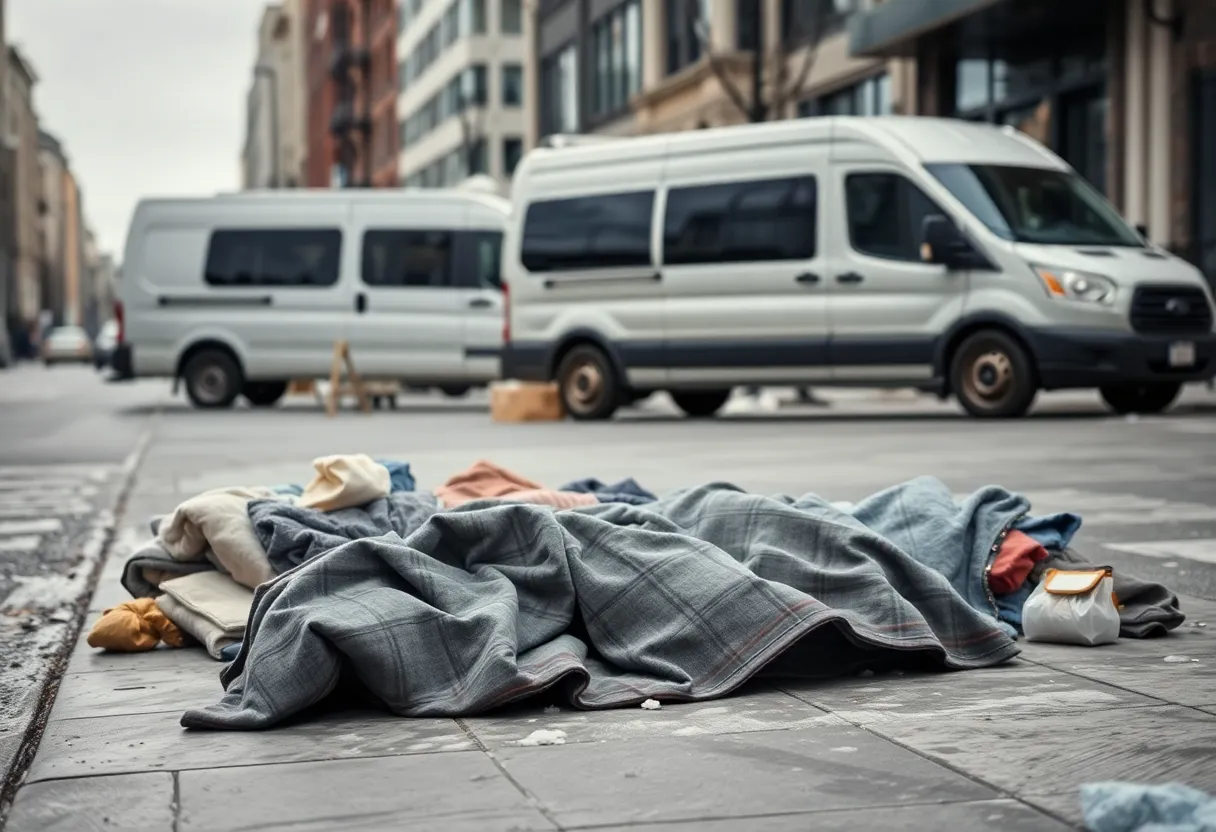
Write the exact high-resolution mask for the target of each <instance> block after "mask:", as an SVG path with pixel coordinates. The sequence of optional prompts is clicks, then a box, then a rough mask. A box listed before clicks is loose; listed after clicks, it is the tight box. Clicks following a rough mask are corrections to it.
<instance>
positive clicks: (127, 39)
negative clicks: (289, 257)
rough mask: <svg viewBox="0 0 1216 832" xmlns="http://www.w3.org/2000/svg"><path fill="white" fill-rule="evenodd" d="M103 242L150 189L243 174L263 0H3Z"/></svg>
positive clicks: (38, 103)
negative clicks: (247, 106)
mask: <svg viewBox="0 0 1216 832" xmlns="http://www.w3.org/2000/svg"><path fill="white" fill-rule="evenodd" d="M0 2H3V3H4V5H5V8H6V20H5V28H6V30H7V32H6V36H7V39H8V41H9V43H10V44H13V45H16V46H17V47H18V48H19V49H21V51H22V53H23V55H24V56H25V58H26V60H28V61H29V62H30V63H31V64H32V65H33V67H34V71H35V73H37V75H38V78H39V81H38V85H37V86H36V87H35V88H34V107H35V109H36V110H37V111H38V115H39V117H40V119H41V126H42V129H43V130H47V131H49V132H51V133H53V134H54V135H55V136H56V137H57V138H58V139H59V140H60V141H61V142H62V143H63V146H64V149H65V151H66V152H67V156H68V161H69V163H70V165H71V167H72V170H73V172H74V173H75V174H76V177H77V179H78V180H79V182H80V185H81V188H82V190H83V193H84V209H85V216H86V218H87V220H88V222H89V224H90V226H91V227H92V228H93V230H94V233H96V235H97V238H98V242H99V245H100V247H101V249H102V250H103V251H108V252H111V253H113V254H114V255H115V257H116V258H117V259H118V260H120V261H121V259H122V247H123V244H124V243H125V242H126V234H127V223H128V222H129V221H130V219H131V214H132V212H133V211H134V210H135V204H136V202H138V201H139V199H141V198H142V197H146V196H184V195H194V194H214V193H216V192H218V191H231V190H236V189H237V187H238V186H239V184H240V153H241V145H242V144H243V142H244V134H245V96H246V93H247V91H248V88H249V84H250V81H251V78H252V68H253V62H254V59H255V55H256V50H257V22H258V19H259V18H260V16H261V11H262V7H263V5H264V4H263V3H262V2H260V0H0Z"/></svg>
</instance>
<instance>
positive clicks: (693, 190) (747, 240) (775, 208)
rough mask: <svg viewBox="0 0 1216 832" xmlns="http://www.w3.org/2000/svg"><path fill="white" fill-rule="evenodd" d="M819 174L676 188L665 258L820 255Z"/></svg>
mask: <svg viewBox="0 0 1216 832" xmlns="http://www.w3.org/2000/svg"><path fill="white" fill-rule="evenodd" d="M815 202H816V196H815V179H814V177H811V176H802V177H796V178H790V179H760V180H752V181H747V182H731V183H729V184H722V185H698V186H696V187H689V188H672V189H671V190H670V191H668V193H667V214H666V217H665V218H664V221H663V262H664V263H665V264H669V265H680V264H685V265H687V264H693V263H748V262H763V261H769V260H809V259H810V258H812V257H814V256H815V239H816V236H817V234H818V232H817V229H816V227H815V222H816V221H815Z"/></svg>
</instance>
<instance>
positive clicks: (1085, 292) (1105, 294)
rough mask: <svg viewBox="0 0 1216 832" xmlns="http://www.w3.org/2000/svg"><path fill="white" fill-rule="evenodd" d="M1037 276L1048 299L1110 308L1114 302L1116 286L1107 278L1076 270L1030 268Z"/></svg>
mask: <svg viewBox="0 0 1216 832" xmlns="http://www.w3.org/2000/svg"><path fill="white" fill-rule="evenodd" d="M1031 268H1033V269H1034V273H1035V274H1037V275H1038V276H1039V280H1040V281H1042V283H1043V288H1044V289H1046V290H1047V294H1048V296H1050V297H1053V298H1058V299H1061V300H1076V301H1081V302H1082V303H1099V304H1102V305H1103V306H1110V305H1111V304H1113V303H1114V302H1115V292H1116V286H1115V282H1114V281H1113V280H1111V279H1110V278H1109V277H1105V276H1103V275H1100V274H1093V273H1092V272H1079V271H1077V270H1076V269H1056V268H1052V267H1051V266H1031Z"/></svg>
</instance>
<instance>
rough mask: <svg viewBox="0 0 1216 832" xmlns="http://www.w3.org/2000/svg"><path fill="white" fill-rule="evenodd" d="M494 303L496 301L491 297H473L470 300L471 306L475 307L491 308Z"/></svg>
mask: <svg viewBox="0 0 1216 832" xmlns="http://www.w3.org/2000/svg"><path fill="white" fill-rule="evenodd" d="M493 305H494V301H492V300H490V299H489V298H473V299H472V300H471V301H469V306H470V307H471V308H473V309H489V308H490V307H491V306H493Z"/></svg>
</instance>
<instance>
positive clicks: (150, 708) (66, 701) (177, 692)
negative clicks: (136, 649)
mask: <svg viewBox="0 0 1216 832" xmlns="http://www.w3.org/2000/svg"><path fill="white" fill-rule="evenodd" d="M143 655H144V654H136V655H134V656H130V657H128V660H127V661H126V662H124V663H122V664H121V665H116V666H115V668H114V669H113V670H105V671H101V672H92V673H69V674H68V675H67V676H66V677H65V678H64V680H63V683H62V684H61V685H60V688H59V696H58V697H57V698H56V700H55V707H54V709H53V710H52V711H51V719H80V718H85V717H101V716H121V715H123V714H153V713H159V712H165V711H171V712H174V713H177V714H179V715H180V714H181V712H182V711H184V710H186V708H190V707H197V706H199V705H207V704H210V703H212V702H214V701H216V700H217V699H219V697H220V696H221V695H222V694H223V692H224V688H223V686H222V685H221V684H220V679H219V674H220V668H221V667H223V664H221V663H220V662H216V661H208V663H207V664H206V665H198V666H196V665H194V664H193V663H192V664H191V665H189V666H187V667H171V668H155V669H153V668H146V667H144V666H143V665H142V664H140V663H139V659H141V658H143Z"/></svg>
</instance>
